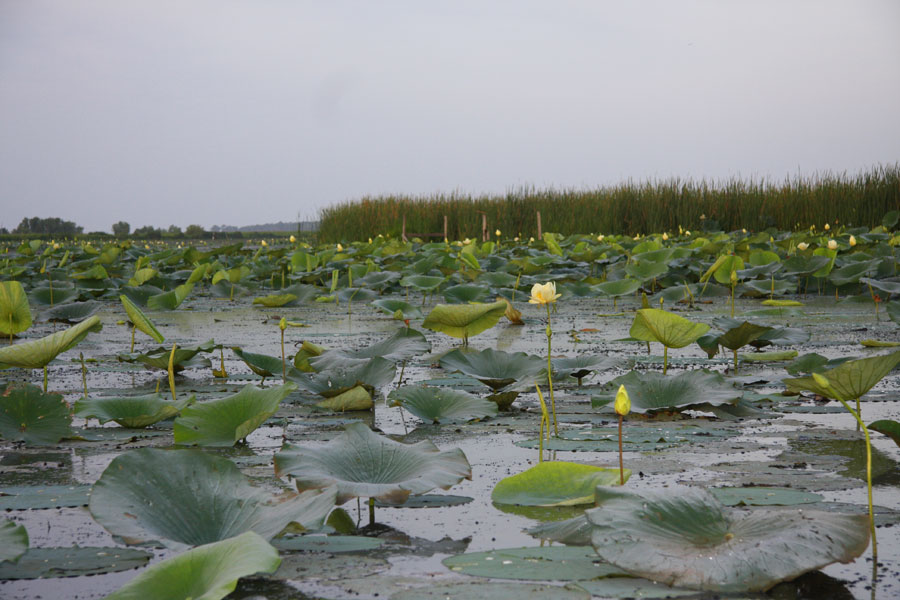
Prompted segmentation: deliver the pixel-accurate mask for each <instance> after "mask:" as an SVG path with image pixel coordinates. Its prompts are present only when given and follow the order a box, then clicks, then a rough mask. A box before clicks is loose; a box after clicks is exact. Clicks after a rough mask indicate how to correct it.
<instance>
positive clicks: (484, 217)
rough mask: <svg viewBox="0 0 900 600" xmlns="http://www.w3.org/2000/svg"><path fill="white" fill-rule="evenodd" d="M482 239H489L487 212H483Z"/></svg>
mask: <svg viewBox="0 0 900 600" xmlns="http://www.w3.org/2000/svg"><path fill="white" fill-rule="evenodd" d="M481 241H482V242H486V241H488V230H487V213H481Z"/></svg>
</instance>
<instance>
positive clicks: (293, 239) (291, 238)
mask: <svg viewBox="0 0 900 600" xmlns="http://www.w3.org/2000/svg"><path fill="white" fill-rule="evenodd" d="M288 239H290V240H291V243H292V244H293V243H294V242H296V241H297V238H295V237H294V236H291V237H290V238H288Z"/></svg>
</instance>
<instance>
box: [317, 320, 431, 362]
mask: <svg viewBox="0 0 900 600" xmlns="http://www.w3.org/2000/svg"><path fill="white" fill-rule="evenodd" d="M430 351H431V343H430V342H429V341H428V340H427V339H426V338H425V336H424V335H422V333H421V332H420V331H416V330H415V329H412V328H410V327H401V328H400V329H397V330H396V331H395V332H394V334H393V335H391V336H390V337H389V338H386V339H384V340H381V341H380V342H376V343H374V344H372V345H371V346H367V347H365V348H361V349H359V350H329V351H327V352H324V353H323V354H321V355H320V356H317V357H315V358H310V359H309V364H310V365H312V366H313V368H314V369H316V370H317V371H324V370H326V369H330V368H332V367H336V366H343V365H350V364H353V362H352V361H359V360H369V359H371V358H376V357H381V358H384V359H386V360H389V361H391V362H395V363H397V362H403V361H407V360H410V359H412V358H415V357H417V356H420V355H422V354H425V353H427V352H430ZM346 359H350V362H347V360H346Z"/></svg>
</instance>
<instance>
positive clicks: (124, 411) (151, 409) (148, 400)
mask: <svg viewBox="0 0 900 600" xmlns="http://www.w3.org/2000/svg"><path fill="white" fill-rule="evenodd" d="M193 402H194V396H190V397H188V398H182V399H181V400H177V401H175V402H169V401H167V400H166V399H165V398H163V397H162V396H160V395H159V394H146V395H143V396H123V397H116V398H113V397H106V398H82V399H80V400H77V401H76V402H75V416H78V417H82V418H84V419H91V418H93V419H97V420H98V421H100V422H101V423H107V422H109V421H115V422H116V423H118V424H119V425H121V426H122V427H130V428H141V427H147V426H149V425H153V424H154V423H158V422H159V421H164V420H165V419H171V418H172V417H174V416H175V415H177V414H178V413H179V412H181V410H182V409H183V408H185V407H187V406H188V405H190V404H191V403H193Z"/></svg>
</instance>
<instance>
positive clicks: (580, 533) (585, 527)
mask: <svg viewBox="0 0 900 600" xmlns="http://www.w3.org/2000/svg"><path fill="white" fill-rule="evenodd" d="M593 530H594V526H593V525H591V522H590V521H588V519H587V517H586V516H585V515H584V514H583V513H582V514H580V515H578V516H577V517H572V518H571V519H563V520H562V521H549V522H547V523H541V524H540V525H535V526H534V527H531V528H529V529H526V530H525V531H526V533H528V535H530V536H532V537H536V538H538V539H541V540H547V541H550V542H558V543H560V544H565V545H567V546H590V545H591V533H592V532H593Z"/></svg>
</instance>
